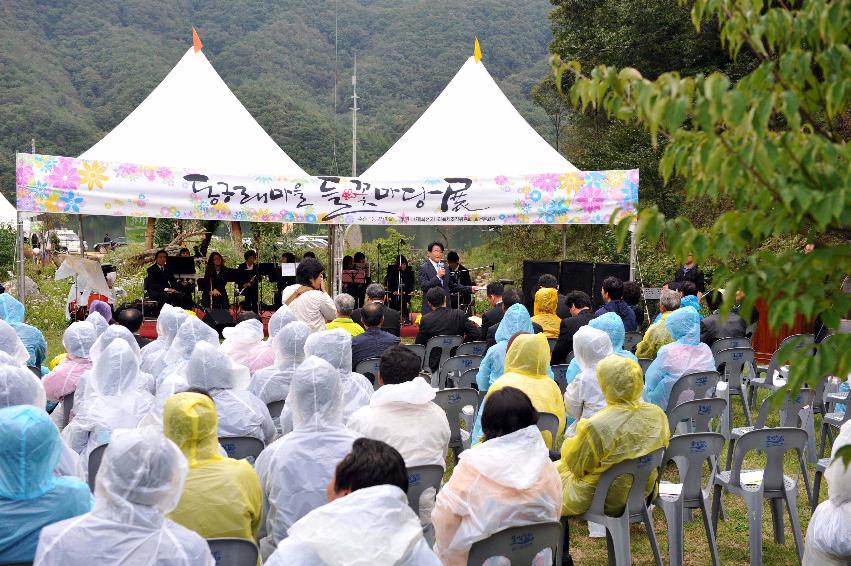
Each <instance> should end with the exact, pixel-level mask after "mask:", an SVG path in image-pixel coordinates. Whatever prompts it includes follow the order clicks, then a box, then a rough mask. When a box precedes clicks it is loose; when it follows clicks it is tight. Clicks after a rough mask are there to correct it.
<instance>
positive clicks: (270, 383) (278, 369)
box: [248, 320, 310, 405]
mask: <svg viewBox="0 0 851 566" xmlns="http://www.w3.org/2000/svg"><path fill="white" fill-rule="evenodd" d="M308 336H310V329H309V328H308V327H307V325H306V324H305V323H303V322H302V321H300V320H296V321H294V322H291V323H289V324H288V325H286V326H285V327H283V328H282V329H281V330H280V331H278V333H277V335H276V336H275V338H274V339H273V340H272V348H273V351H274V352H275V365H273V366H272V367H267V368H265V369H261V370H260V371H258V372H257V373H255V374H254V377H252V378H251V382H250V383H249V384H248V391H250V392H251V393H253V394H254V395H255V396H256V397H257V398H258V399H260V400H261V401H263V403H264V404H265V405H268V404H269V403H272V402H273V401H282V400H284V399H286V398H287V393H288V392H289V389H290V385H291V384H292V379H293V374H294V373H295V369H296V368H297V367H298V366H299V364H300V363H301V362H303V361H304V343H305V342H306V341H307V337H308Z"/></svg>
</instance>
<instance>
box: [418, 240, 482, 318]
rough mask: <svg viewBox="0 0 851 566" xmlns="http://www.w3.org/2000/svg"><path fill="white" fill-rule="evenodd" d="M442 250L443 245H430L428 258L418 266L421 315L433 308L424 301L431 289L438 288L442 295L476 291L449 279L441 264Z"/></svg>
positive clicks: (434, 243)
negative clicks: (421, 305)
mask: <svg viewBox="0 0 851 566" xmlns="http://www.w3.org/2000/svg"><path fill="white" fill-rule="evenodd" d="M443 249H444V248H443V244H441V243H440V242H432V243H430V244H429V245H428V258H427V259H426V260H425V262H424V263H423V264H422V265H421V266H420V271H419V274H418V277H417V278H418V280H419V284H420V289H422V292H423V312H422V314H423V315H425V314H426V313H429V312H431V310H432V309H433V308H434V306H433V305H431V304H430V303H429V302H428V301H427V300H426V295H428V292H429V291H430V290H431V289H434V288H440V289H442V290H443V291H444V293H460V292H462V291H468V292H471V293H475V292H476V291H477V290H478V288H477V287H466V286H463V285H459V284H458V283H456V282H455V280H454V279H452V277H449V273H448V271H447V269H446V264H445V263H443Z"/></svg>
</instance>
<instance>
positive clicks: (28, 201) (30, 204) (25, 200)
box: [17, 193, 40, 210]
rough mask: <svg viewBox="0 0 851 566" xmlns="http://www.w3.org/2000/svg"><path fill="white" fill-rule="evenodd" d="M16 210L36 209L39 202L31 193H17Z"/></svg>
mask: <svg viewBox="0 0 851 566" xmlns="http://www.w3.org/2000/svg"><path fill="white" fill-rule="evenodd" d="M17 208H18V210H38V209H39V208H40V206H39V203H38V202H37V201H36V199H34V198H33V196H32V194H31V193H30V194H25V195H18V198H17Z"/></svg>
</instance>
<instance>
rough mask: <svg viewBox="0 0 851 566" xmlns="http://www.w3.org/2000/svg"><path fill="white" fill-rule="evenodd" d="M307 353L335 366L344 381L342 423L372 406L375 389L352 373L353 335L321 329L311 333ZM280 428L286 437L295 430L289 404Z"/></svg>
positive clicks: (338, 329)
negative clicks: (371, 401)
mask: <svg viewBox="0 0 851 566" xmlns="http://www.w3.org/2000/svg"><path fill="white" fill-rule="evenodd" d="M304 354H305V355H306V356H318V357H320V358H322V359H323V360H325V361H326V362H328V363H329V364H331V365H332V366H334V367H335V368H336V369H337V371H338V372H340V379H341V380H342V382H343V402H344V403H345V405H344V408H343V422H344V423H347V422H349V418H350V417H351V416H352V414H354V412H355V411H357V410H358V409H360V408H361V407H363V406H365V405H368V404H369V398H370V397H371V396H372V392H373V390H374V388H373V386H372V384H371V383H370V382H369V380H368V379H367V378H366V377H364V376H363V375H361V374H359V373H355V372H353V371H352V335H351V334H349V333H348V332H346V331H345V330H343V329H342V328H336V329H334V330H322V331H320V332H314V333H313V334H311V335H310V336H309V337H308V338H307V341H306V342H305V343H304ZM281 428H282V430H283V431H284V434H286V433H287V432H289V431H291V430H292V429H293V425H292V409H290V408H289V407H288V404H285V405H284V411H283V412H282V413H281Z"/></svg>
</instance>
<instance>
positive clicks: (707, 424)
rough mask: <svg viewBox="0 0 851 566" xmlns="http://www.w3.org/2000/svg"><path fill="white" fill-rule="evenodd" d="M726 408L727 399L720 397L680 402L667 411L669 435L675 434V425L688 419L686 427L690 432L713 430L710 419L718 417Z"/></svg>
mask: <svg viewBox="0 0 851 566" xmlns="http://www.w3.org/2000/svg"><path fill="white" fill-rule="evenodd" d="M726 408H727V400H726V399H722V398H720V397H710V398H708V399H695V400H693V401H686V402H685V403H680V404H679V405H677V406H676V407H674V408H673V409H671V410H670V411H668V427H669V428H670V430H671V435H672V436H673V435H675V434H676V430H677V425H679V424H680V423H681V422H683V421H688V423H687V425H686V429H687V430H688V431H689V432H690V433H695V432H714V431H713V430H712V419H715V418H717V419H720V418H721V416H722V415H723V414H724V410H725V409H726Z"/></svg>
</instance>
